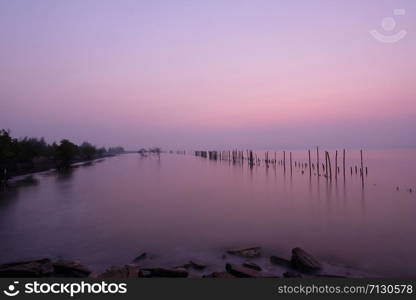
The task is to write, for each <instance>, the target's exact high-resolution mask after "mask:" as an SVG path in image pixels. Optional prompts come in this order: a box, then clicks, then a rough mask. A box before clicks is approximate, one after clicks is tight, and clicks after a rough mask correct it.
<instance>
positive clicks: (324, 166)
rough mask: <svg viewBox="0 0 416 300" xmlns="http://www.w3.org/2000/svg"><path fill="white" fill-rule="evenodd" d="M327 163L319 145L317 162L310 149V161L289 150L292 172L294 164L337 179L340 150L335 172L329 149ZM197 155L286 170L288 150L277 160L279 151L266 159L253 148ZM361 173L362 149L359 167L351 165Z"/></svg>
mask: <svg viewBox="0 0 416 300" xmlns="http://www.w3.org/2000/svg"><path fill="white" fill-rule="evenodd" d="M324 153H325V163H323V162H320V161H319V147H316V162H315V163H313V162H312V154H311V150H310V149H308V163H302V162H296V161H295V162H294V163H293V160H292V152H289V162H288V163H289V168H290V172H291V173H292V170H293V165H294V166H295V167H301V168H302V174H303V173H304V169H309V175H310V176H312V171H315V169H316V174H317V175H318V176H321V175H322V176H325V177H326V178H329V179H331V180H332V178H333V177H334V178H335V179H337V178H338V175H339V174H340V173H341V166H340V165H339V164H338V150H336V151H335V168H334V170H335V172H334V174H333V173H332V170H333V168H332V163H331V156H330V154H329V152H328V151H325V152H324ZM194 155H195V156H199V157H203V158H207V159H210V160H225V161H230V162H233V163H234V164H235V163H243V162H244V161H245V160H247V161H248V165H249V166H250V167H253V166H255V165H260V163H261V162H262V161H264V163H265V165H266V168H269V166H270V165H275V166H276V165H282V166H283V170H284V171H286V151H283V159H281V160H277V153H276V152H274V157H273V158H270V156H269V152H268V151H266V152H265V156H264V159H261V158H260V157H258V156H257V153H255V152H253V150H245V151H242V150H230V151H195V152H194ZM321 170H322V173H321ZM354 171H355V174H358V173H359V174H360V176H361V178H363V179H364V174H365V175H368V167H367V166H366V167H365V168H364V161H363V150H362V149H361V150H360V166H359V167H358V166H357V165H355V167H354V168H353V167H350V173H351V175H353V173H354ZM346 172H347V169H346V150H345V149H343V150H342V173H343V176H344V177H345V175H346ZM333 175H334V176H333Z"/></svg>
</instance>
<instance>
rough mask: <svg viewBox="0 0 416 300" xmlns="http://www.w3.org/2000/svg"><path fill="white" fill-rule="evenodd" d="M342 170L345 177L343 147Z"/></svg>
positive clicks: (343, 153) (343, 152)
mask: <svg viewBox="0 0 416 300" xmlns="http://www.w3.org/2000/svg"><path fill="white" fill-rule="evenodd" d="M342 171H343V173H344V178H345V149H344V150H343V151H342Z"/></svg>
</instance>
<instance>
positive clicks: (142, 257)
mask: <svg viewBox="0 0 416 300" xmlns="http://www.w3.org/2000/svg"><path fill="white" fill-rule="evenodd" d="M146 257H147V253H146V252H143V253H140V254H139V255H137V256H136V258H135V259H133V263H134V264H138V263H140V262H141V261H142V260H144V259H145V258H146Z"/></svg>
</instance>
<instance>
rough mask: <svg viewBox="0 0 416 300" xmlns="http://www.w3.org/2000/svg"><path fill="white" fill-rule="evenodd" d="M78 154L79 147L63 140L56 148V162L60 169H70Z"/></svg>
mask: <svg viewBox="0 0 416 300" xmlns="http://www.w3.org/2000/svg"><path fill="white" fill-rule="evenodd" d="M55 145H56V144H55ZM78 152H79V149H78V146H77V145H75V144H74V143H72V142H70V141H69V140H66V139H65V140H62V141H61V142H60V145H59V146H55V160H56V163H57V165H58V167H64V168H65V167H68V166H69V165H70V164H71V162H73V161H74V159H75V157H76V155H77V154H78Z"/></svg>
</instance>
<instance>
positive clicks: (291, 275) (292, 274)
mask: <svg viewBox="0 0 416 300" xmlns="http://www.w3.org/2000/svg"><path fill="white" fill-rule="evenodd" d="M283 277H286V278H301V277H302V275H300V274H299V273H296V272H285V273H283Z"/></svg>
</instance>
